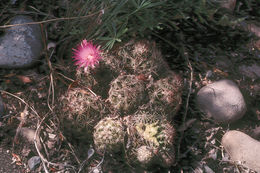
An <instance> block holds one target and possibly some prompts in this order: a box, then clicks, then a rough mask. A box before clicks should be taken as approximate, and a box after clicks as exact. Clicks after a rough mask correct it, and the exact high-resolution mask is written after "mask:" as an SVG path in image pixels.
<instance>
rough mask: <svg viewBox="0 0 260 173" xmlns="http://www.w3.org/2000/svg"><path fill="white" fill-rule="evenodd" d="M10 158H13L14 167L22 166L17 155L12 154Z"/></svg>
mask: <svg viewBox="0 0 260 173" xmlns="http://www.w3.org/2000/svg"><path fill="white" fill-rule="evenodd" d="M12 156H13V158H12V160H13V162H15V163H16V165H22V163H21V162H22V159H21V158H20V156H19V155H17V154H14V153H12Z"/></svg>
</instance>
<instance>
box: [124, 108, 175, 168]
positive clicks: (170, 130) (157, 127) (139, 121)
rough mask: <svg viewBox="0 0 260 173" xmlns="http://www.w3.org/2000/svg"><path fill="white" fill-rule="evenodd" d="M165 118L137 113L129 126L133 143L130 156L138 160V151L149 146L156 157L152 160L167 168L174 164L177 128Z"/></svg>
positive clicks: (153, 114) (152, 114)
mask: <svg viewBox="0 0 260 173" xmlns="http://www.w3.org/2000/svg"><path fill="white" fill-rule="evenodd" d="M164 117H165V116H164V115H160V114H158V113H149V112H147V111H137V112H136V113H135V114H134V117H133V118H132V120H131V123H129V126H128V128H129V129H128V131H129V134H130V141H132V142H131V143H132V148H131V151H130V155H132V156H134V157H136V158H137V159H138V157H140V156H138V152H136V151H138V149H139V148H140V147H141V146H143V145H147V146H148V147H149V148H150V149H151V151H152V152H153V153H155V155H156V157H154V156H153V157H152V158H151V159H152V160H154V159H155V160H157V161H158V163H160V165H161V166H166V167H169V166H171V165H172V164H173V163H174V158H175V155H174V141H175V140H176V135H175V134H176V133H175V128H174V127H173V125H171V124H170V123H169V122H168V121H167V120H166V119H165V118H164ZM131 152H132V153H131ZM167 154H169V155H167ZM138 160H139V159H138ZM139 162H140V161H139Z"/></svg>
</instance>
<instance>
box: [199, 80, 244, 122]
mask: <svg viewBox="0 0 260 173" xmlns="http://www.w3.org/2000/svg"><path fill="white" fill-rule="evenodd" d="M197 105H198V107H199V109H200V110H201V111H202V112H204V113H205V114H206V116H207V117H208V118H213V119H214V120H215V121H216V122H219V123H230V122H233V121H235V120H238V119H240V118H242V117H243V115H244V114H245V112H246V103H245V101H244V97H243V95H242V94H241V92H240V90H239V88H238V86H237V85H236V84H235V83H234V82H232V81H230V80H220V81H217V82H214V83H212V84H209V85H207V86H204V87H203V88H201V89H200V90H199V92H198V93H197Z"/></svg>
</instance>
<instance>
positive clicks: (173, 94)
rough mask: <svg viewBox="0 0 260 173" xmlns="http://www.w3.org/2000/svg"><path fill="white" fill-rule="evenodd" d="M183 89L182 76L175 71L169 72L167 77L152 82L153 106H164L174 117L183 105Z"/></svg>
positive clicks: (150, 93)
mask: <svg viewBox="0 0 260 173" xmlns="http://www.w3.org/2000/svg"><path fill="white" fill-rule="evenodd" d="M182 89H183V84H182V81H181V78H180V76H178V75H177V74H175V73H173V72H171V73H169V74H168V75H167V76H166V77H164V78H161V79H159V80H157V81H156V82H154V83H153V84H151V87H150V90H149V96H150V104H151V106H152V107H163V109H164V110H165V111H166V112H167V113H168V114H169V115H170V116H169V118H170V119H172V116H173V115H175V114H176V112H177V111H178V109H179V107H180V105H181V101H182V98H181V97H182Z"/></svg>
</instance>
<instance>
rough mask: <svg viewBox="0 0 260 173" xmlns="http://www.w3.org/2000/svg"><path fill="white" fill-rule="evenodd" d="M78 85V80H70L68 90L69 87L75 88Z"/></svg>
mask: <svg viewBox="0 0 260 173" xmlns="http://www.w3.org/2000/svg"><path fill="white" fill-rule="evenodd" d="M78 86H79V82H78V81H74V82H72V83H71V84H70V85H69V87H68V90H70V89H71V88H76V87H78Z"/></svg>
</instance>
